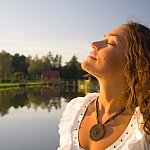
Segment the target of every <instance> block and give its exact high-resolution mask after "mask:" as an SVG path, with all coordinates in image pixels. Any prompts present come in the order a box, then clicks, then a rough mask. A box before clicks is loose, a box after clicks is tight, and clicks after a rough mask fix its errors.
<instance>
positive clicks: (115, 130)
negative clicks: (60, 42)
mask: <svg viewBox="0 0 150 150" xmlns="http://www.w3.org/2000/svg"><path fill="white" fill-rule="evenodd" d="M92 47H93V49H92V51H91V52H90V55H89V56H88V57H87V59H86V60H85V61H84V62H83V63H82V68H83V69H84V70H85V71H87V72H88V73H90V74H91V75H93V76H94V77H96V78H97V80H98V82H99V84H100V91H99V93H89V94H87V95H86V96H85V97H77V98H75V99H73V100H71V101H70V102H69V103H68V104H67V107H66V110H65V111H64V113H63V115H62V118H61V120H60V123H59V134H60V147H59V148H58V150H77V149H79V150H104V149H106V150H112V149H117V150H131V149H132V150H133V149H134V150H150V97H149V88H150V74H149V71H150V62H149V61H150V29H149V28H147V27H145V26H143V25H141V24H139V23H136V22H129V23H127V24H124V25H122V26H120V27H118V28H116V29H114V30H113V31H111V32H110V33H107V34H106V35H105V36H104V38H103V39H102V40H101V41H97V42H93V43H92Z"/></svg>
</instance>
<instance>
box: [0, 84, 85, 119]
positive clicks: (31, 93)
mask: <svg viewBox="0 0 150 150" xmlns="http://www.w3.org/2000/svg"><path fill="white" fill-rule="evenodd" d="M78 94H79V93H77V92H69V93H66V92H63V91H60V90H59V89H52V88H50V87H49V88H48V87H45V88H44V87H43V88H22V89H14V90H4V91H0V115H1V116H4V115H6V114H7V113H8V112H9V111H8V110H9V109H10V108H11V107H14V108H15V109H17V108H19V107H21V108H23V107H24V106H26V107H27V108H28V109H30V108H31V106H33V108H34V109H35V110H37V109H38V108H39V107H40V108H41V109H46V110H47V111H48V112H50V111H51V109H52V107H54V108H55V109H61V103H60V99H61V97H64V98H65V99H66V102H68V101H70V100H71V99H72V98H74V97H76V96H77V95H78ZM80 95H83V94H80Z"/></svg>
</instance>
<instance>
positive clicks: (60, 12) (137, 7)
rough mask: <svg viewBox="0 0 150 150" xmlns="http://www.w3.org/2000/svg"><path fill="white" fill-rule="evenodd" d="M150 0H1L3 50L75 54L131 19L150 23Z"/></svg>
mask: <svg viewBox="0 0 150 150" xmlns="http://www.w3.org/2000/svg"><path fill="white" fill-rule="evenodd" d="M149 6H150V1H149V0H0V51H1V50H5V51H6V52H9V53H10V54H12V55H14V54H15V53H19V54H23V55H25V56H28V55H31V56H33V57H34V56H35V55H38V56H39V57H41V56H43V55H47V54H48V52H49V51H51V52H52V54H53V55H54V56H55V55H56V54H59V55H62V61H63V63H64V62H67V61H69V60H70V59H71V57H72V56H73V55H75V56H77V58H78V61H79V62H82V61H83V60H84V59H85V58H86V57H87V55H88V54H89V52H90V50H91V49H92V48H91V43H92V42H93V41H97V40H100V39H102V38H103V36H104V34H106V33H107V32H110V31H111V30H113V29H114V28H116V27H118V26H120V25H121V24H124V23H126V22H128V21H130V20H132V21H138V22H140V23H142V24H144V25H146V26H148V27H150V9H149Z"/></svg>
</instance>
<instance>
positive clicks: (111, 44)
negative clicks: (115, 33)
mask: <svg viewBox="0 0 150 150" xmlns="http://www.w3.org/2000/svg"><path fill="white" fill-rule="evenodd" d="M106 44H109V45H111V46H115V45H114V44H112V43H109V42H106Z"/></svg>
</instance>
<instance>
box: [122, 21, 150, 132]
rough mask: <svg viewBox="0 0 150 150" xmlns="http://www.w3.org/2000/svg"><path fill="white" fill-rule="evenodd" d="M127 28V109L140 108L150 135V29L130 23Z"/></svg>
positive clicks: (126, 25)
mask: <svg viewBox="0 0 150 150" xmlns="http://www.w3.org/2000/svg"><path fill="white" fill-rule="evenodd" d="M123 26H125V27H126V29H127V32H126V34H125V41H126V49H125V56H126V65H125V68H124V73H125V76H126V78H127V83H128V90H127V95H128V100H127V102H126V109H127V111H129V112H130V113H133V112H134V110H135V107H137V106H138V107H139V108H140V112H141V113H142V115H143V119H144V125H143V129H144V131H145V132H146V133H147V134H149V135H150V29H149V28H148V27H146V26H144V25H142V24H140V23H137V22H133V21H130V22H128V23H126V24H124V25H123Z"/></svg>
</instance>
